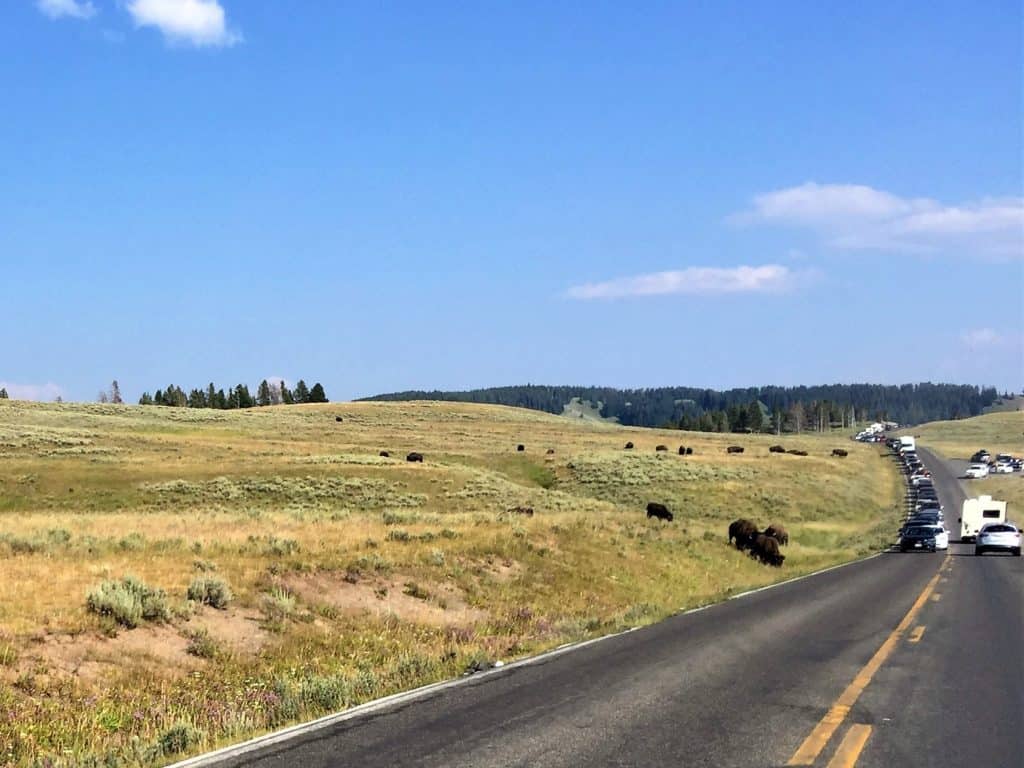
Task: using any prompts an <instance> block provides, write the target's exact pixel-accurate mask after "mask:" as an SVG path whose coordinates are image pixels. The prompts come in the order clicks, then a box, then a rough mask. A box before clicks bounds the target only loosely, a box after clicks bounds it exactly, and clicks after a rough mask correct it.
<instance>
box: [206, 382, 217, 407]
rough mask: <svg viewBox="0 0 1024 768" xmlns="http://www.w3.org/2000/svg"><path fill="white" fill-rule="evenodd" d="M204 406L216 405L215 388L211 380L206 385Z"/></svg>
mask: <svg viewBox="0 0 1024 768" xmlns="http://www.w3.org/2000/svg"><path fill="white" fill-rule="evenodd" d="M206 407H207V408H216V407H217V390H215V389H214V388H213V382H212V381H211V382H210V383H209V385H208V386H207V387H206Z"/></svg>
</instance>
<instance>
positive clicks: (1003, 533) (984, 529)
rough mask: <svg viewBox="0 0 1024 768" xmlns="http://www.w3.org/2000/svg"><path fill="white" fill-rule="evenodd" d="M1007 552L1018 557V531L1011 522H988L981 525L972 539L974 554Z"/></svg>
mask: <svg viewBox="0 0 1024 768" xmlns="http://www.w3.org/2000/svg"><path fill="white" fill-rule="evenodd" d="M986 552H1009V553H1010V554H1011V555H1016V556H1017V557H1020V531H1019V530H1017V526H1015V525H1013V524H1012V523H989V524H988V525H983V526H981V530H980V531H978V538H977V539H975V541H974V554H976V555H983V554H985V553H986Z"/></svg>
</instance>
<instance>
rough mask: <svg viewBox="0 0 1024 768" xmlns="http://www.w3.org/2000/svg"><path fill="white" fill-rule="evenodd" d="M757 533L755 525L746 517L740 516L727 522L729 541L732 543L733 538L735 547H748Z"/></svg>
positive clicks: (740, 548) (741, 548)
mask: <svg viewBox="0 0 1024 768" xmlns="http://www.w3.org/2000/svg"><path fill="white" fill-rule="evenodd" d="M757 534H758V530H757V525H755V524H754V523H753V522H751V521H750V520H747V519H746V518H743V517H741V518H740V519H739V520H734V521H733V522H731V523H729V543H730V544H732V542H733V539H735V540H736V549H739V550H743V549H746V548H747V547H749V546H750V543H751V542H752V541H753V539H754V537H755V536H757Z"/></svg>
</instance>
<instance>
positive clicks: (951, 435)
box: [910, 411, 1024, 459]
mask: <svg viewBox="0 0 1024 768" xmlns="http://www.w3.org/2000/svg"><path fill="white" fill-rule="evenodd" d="M910 431H911V432H912V433H913V434H915V435H920V436H921V443H922V445H924V446H925V447H926V448H934V449H935V450H937V451H938V452H939V453H941V454H943V455H944V456H946V457H948V458H951V459H969V458H970V457H971V455H972V454H973V453H974V452H975V451H978V450H981V449H982V448H984V449H985V450H987V451H989V452H990V453H991V454H992V455H993V456H994V455H996V454H997V453H1011V454H1014V455H1016V456H1020V455H1021V454H1024V411H1007V412H1000V413H989V414H985V415H983V416H975V417H973V418H970V419H960V420H958V421H933V422H931V423H929V424H922V425H921V426H919V427H914V428H913V429H911V430H910Z"/></svg>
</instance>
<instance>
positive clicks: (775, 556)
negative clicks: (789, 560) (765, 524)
mask: <svg viewBox="0 0 1024 768" xmlns="http://www.w3.org/2000/svg"><path fill="white" fill-rule="evenodd" d="M750 556H751V557H756V558H757V559H758V560H760V561H761V562H762V563H764V564H765V565H774V566H775V567H776V568H778V567H779V566H780V565H782V561H783V560H785V559H786V556H785V555H782V554H779V542H778V541H776V540H775V539H774V538H772V537H771V536H766V535H765V534H763V533H759V534H758V535H757V537H756V538H755V539H754V541H753V542H752V543H751V546H750Z"/></svg>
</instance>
